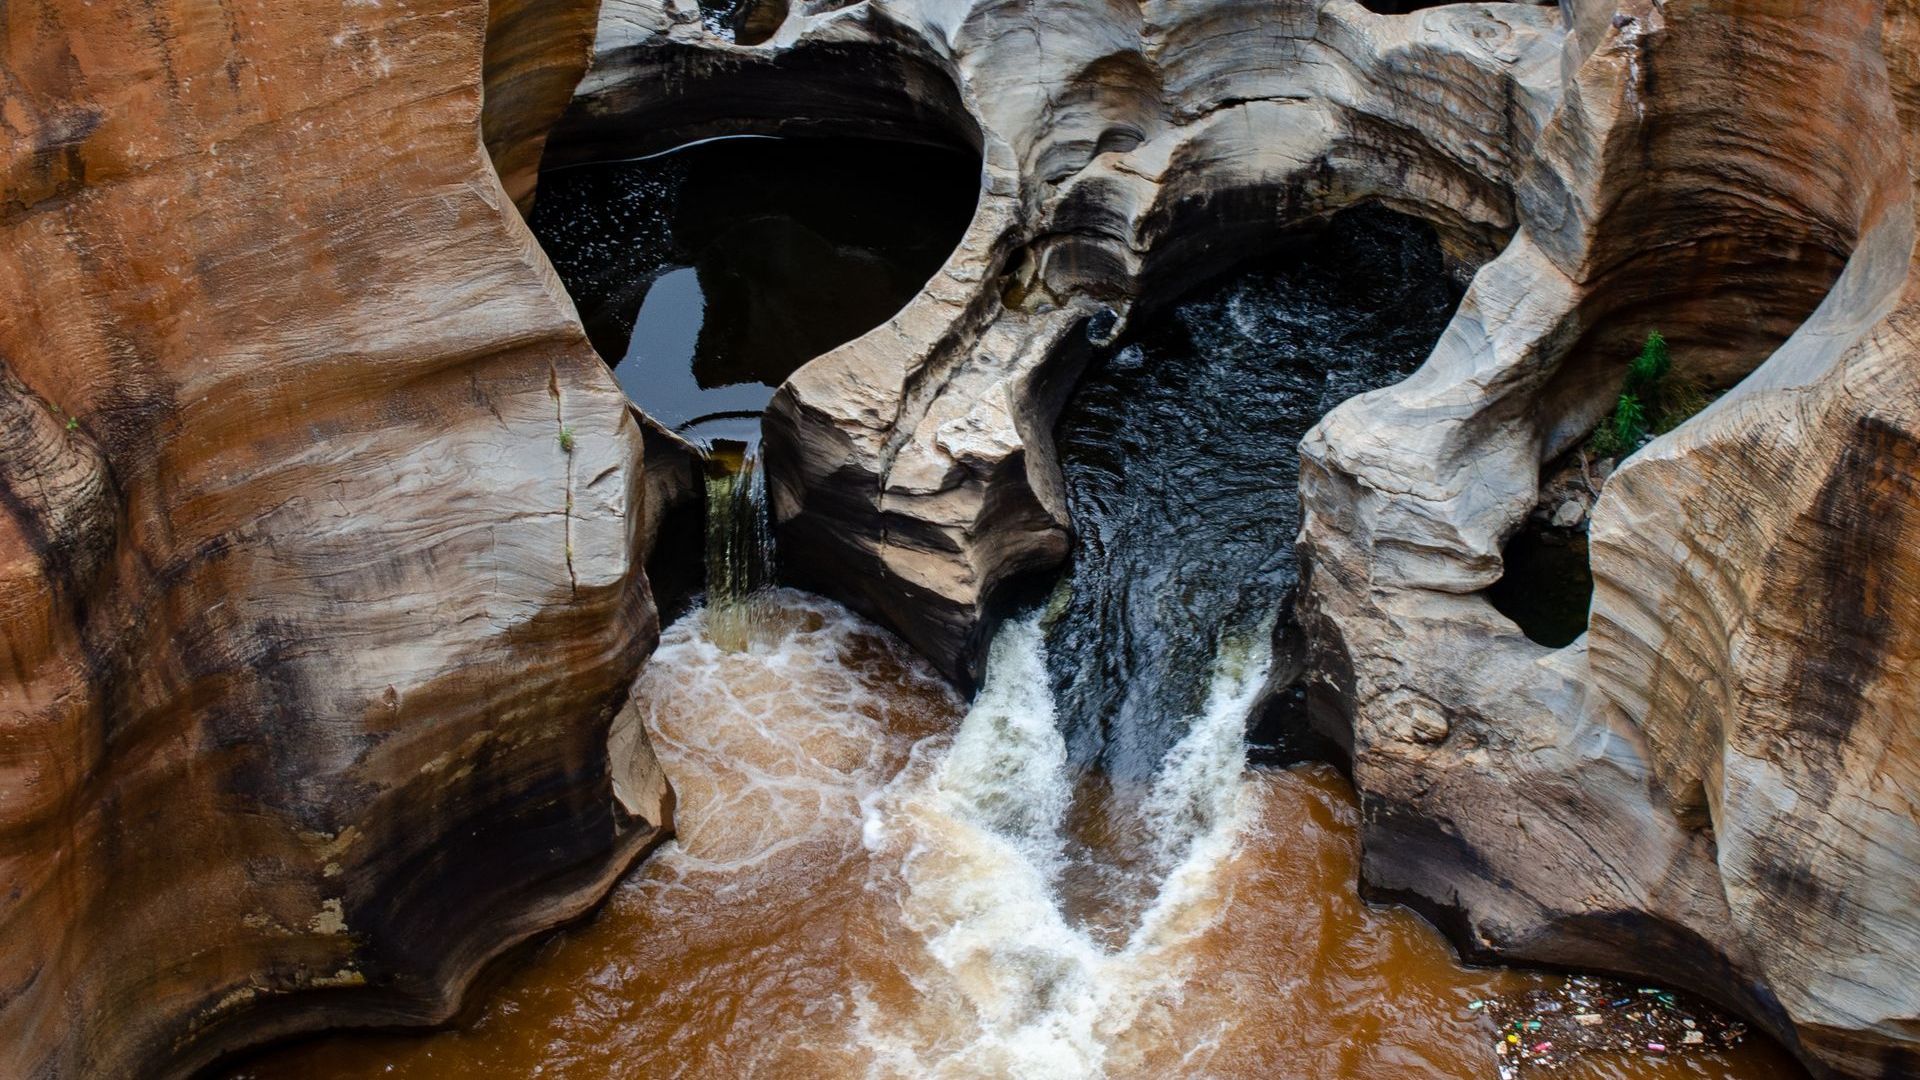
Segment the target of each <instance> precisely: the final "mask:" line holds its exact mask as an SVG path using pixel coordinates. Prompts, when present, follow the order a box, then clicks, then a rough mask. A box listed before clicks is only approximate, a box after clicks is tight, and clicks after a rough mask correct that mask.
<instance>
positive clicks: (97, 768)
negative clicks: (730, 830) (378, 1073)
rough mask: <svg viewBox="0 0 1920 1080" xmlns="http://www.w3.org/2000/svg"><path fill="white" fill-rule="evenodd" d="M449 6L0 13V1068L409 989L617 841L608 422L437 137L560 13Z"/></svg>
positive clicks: (632, 744) (615, 420)
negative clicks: (563, 438)
mask: <svg viewBox="0 0 1920 1080" xmlns="http://www.w3.org/2000/svg"><path fill="white" fill-rule="evenodd" d="M592 8H593V5H591V4H577V5H566V4H520V5H513V4H498V5H496V6H495V8H494V10H493V13H492V17H493V22H494V23H496V24H497V25H498V26H500V27H501V28H506V27H523V26H525V25H526V24H527V23H528V22H529V21H531V22H533V23H536V24H540V26H541V33H542V34H545V33H547V32H548V30H549V29H551V28H552V27H553V26H555V25H558V24H562V23H567V22H568V20H569V19H571V20H572V23H573V25H575V26H585V27H586V28H587V30H588V32H590V30H591V26H592V19H593V10H592ZM563 9H566V10H563ZM488 22H489V11H488V8H487V5H485V4H484V3H480V2H477V0H418V2H414V3H410V4H407V5H387V6H384V7H382V6H380V5H377V4H373V5H369V4H347V5H342V4H337V3H319V2H305V0H302V2H293V3H275V4H262V3H251V2H241V0H227V2H222V3H218V4H211V5H210V4H200V3H183V2H168V0H160V2H152V3H131V2H100V3H92V4H82V3H64V2H55V0H28V2H27V3H24V4H14V5H11V6H10V7H8V8H6V10H5V11H4V12H3V13H0V132H3V133H4V147H3V148H0V161H4V171H3V172H0V251H4V252H5V257H4V258H0V291H4V294H5V295H6V296H7V297H8V299H9V303H8V304H7V306H6V309H5V311H4V312H0V507H4V513H0V613H4V617H3V618H0V652H3V653H4V656H5V658H6V663H5V665H4V672H5V674H4V675H0V1032H4V1036H3V1037H0V1075H5V1076H9V1077H123V1076H134V1075H141V1076H147V1075H163V1076H164V1075H178V1074H182V1073H185V1072H188V1071H191V1070H192V1069H193V1068H194V1067H195V1066H196V1065H197V1064H198V1063H201V1062H204V1061H206V1060H209V1059H210V1058H212V1057H214V1056H216V1055H218V1054H220V1053H221V1052H223V1051H225V1050H228V1049H230V1048H233V1047H236V1046H240V1045H244V1044H247V1043H253V1042H259V1041H262V1040H265V1039H270V1038H273V1037H276V1036H279V1035H283V1034H287V1033H291V1032H296V1031H302V1030H309V1029H314V1028H319V1027H328V1026H339V1025H345V1024H359V1023H380V1024H392V1023H417V1022H422V1021H431V1020H437V1019H441V1018H444V1017H446V1016H448V1015H449V1014H450V1013H451V1012H452V1011H453V1009H454V1007H455V1005H456V1003H457V1001H458V998H459V995H460V993H461V991H462V989H463V988H464V986H465V985H466V983H467V981H468V980H469V978H470V977H471V976H472V975H473V973H474V972H475V970H476V969H477V968H478V967H479V965H480V964H482V963H483V962H484V961H485V960H487V959H488V958H489V957H491V956H493V955H495V954H496V953H498V952H500V951H501V950H502V949H504V948H506V947H508V946H509V945H511V944H512V943H514V942H515V941H517V940H520V939H521V938H524V937H525V936H526V935H528V934H530V933H533V932H535V931H537V930H540V929H543V928H546V927H549V926H551V925H553V924H555V923H556V922H558V921H561V920H563V919H566V918H568V917H570V916H572V915H574V914H577V913H579V912H581V911H583V910H585V909H586V908H587V906H588V905H590V904H592V903H593V902H595V901H596V900H597V899H598V898H599V897H600V896H601V895H602V894H603V893H604V891H605V890H606V888H607V887H608V886H609V885H610V884H611V883H612V881H613V880H614V879H615V877H616V876H617V875H618V874H619V873H620V872H621V871H622V870H624V869H625V867H626V866H628V865H629V864H630V863H631V861H632V860H633V859H634V858H635V857H636V855H637V854H638V853H640V852H641V851H643V850H644V849H645V848H646V847H647V846H648V845H649V844H650V843H651V842H653V841H654V840H655V839H657V838H658V837H659V836H661V835H662V832H663V829H664V827H665V825H666V824H667V822H666V815H667V812H668V810H669V807H670V797H669V795H668V793H667V792H666V791H665V788H664V784H663V783H662V782H660V779H659V777H658V770H657V769H649V767H648V761H649V759H648V758H647V756H646V755H645V753H644V744H643V743H642V742H641V741H640V740H638V739H635V738H634V737H633V735H632V733H627V734H625V735H623V737H622V741H623V744H624V745H625V746H627V747H629V748H630V750H629V754H628V756H627V757H625V758H623V759H622V761H621V762H619V763H618V768H617V769H614V770H610V768H609V762H608V749H607V742H608V736H609V728H610V725H611V723H612V720H613V714H614V712H615V711H616V709H617V708H618V707H619V706H620V704H621V702H622V701H623V700H624V698H625V694H626V691H627V687H628V685H629V684H630V682H631V680H632V678H633V677H634V675H635V673H636V671H637V669H638V667H639V665H640V663H641V661H642V660H643V658H644V657H645V655H646V654H647V652H648V651H649V650H650V648H651V646H652V642H653V641H654V638H655V635H656V631H657V621H656V620H655V618H654V615H653V609H652V605H651V600H650V598H649V593H648V587H647V581H646V578H645V576H644V574H643V572H642V570H641V563H640V555H639V553H640V552H641V550H642V549H643V546H644V539H645V535H646V523H645V522H644V521H642V520H640V517H641V516H642V515H641V509H642V507H643V504H644V497H643V481H642V467H641V444H642V434H641V430H640V428H639V426H638V425H637V424H636V422H635V420H634V419H633V417H632V415H631V414H630V412H629V410H628V408H627V406H626V402H625V400H624V398H623V396H622V395H621V393H620V391H619V389H618V388H617V387H616V386H615V384H614V382H613V379H612V378H611V377H610V375H609V374H608V372H607V370H606V368H605V367H604V365H602V364H601V362H600V360H599V359H598V358H597V357H596V356H595V355H594V354H593V352H592V350H591V349H590V348H589V347H588V345H587V342H586V338H585V336H584V335H583V333H582V331H581V329H580V326H579V323H578V321H577V319H575V318H574V317H573V314H572V308H571V305H570V304H569V303H568V302H567V300H566V297H565V294H564V292H563V291H562V289H561V287H560V285H559V283H558V282H557V281H556V280H555V279H554V278H553V276H552V272H551V270H550V269H549V268H548V267H547V265H546V262H545V260H544V258H542V257H541V255H540V254H539V252H538V249H537V248H536V247H535V245H534V243H533V241H532V239H531V237H530V236H529V234H528V233H527V232H526V229H525V227H524V225H523V224H522V223H521V221H520V219H519V216H518V214H517V213H516V212H515V210H514V207H513V205H512V203H511V202H510V201H509V199H508V197H507V192H506V191H504V190H503V189H502V186H501V180H500V179H499V177H498V176H497V175H496V173H495V170H494V168H493V165H492V164H491V163H490V162H489V160H488V158H487V156H486V155H485V153H484V152H483V151H482V149H481V145H482V144H481V137H480V136H481V128H482V115H481V113H482V90H481V88H482V81H483V71H482V55H483V49H484V50H485V51H486V52H487V53H488V54H489V55H500V56H502V57H504V59H503V60H502V61H501V66H500V67H498V68H497V69H492V70H488V71H487V72H486V73H485V75H486V77H485V85H486V88H487V95H488V97H487V101H486V117H485V118H486V129H487V134H488V137H489V142H490V143H491V144H492V145H494V147H495V149H496V152H497V153H500V154H501V157H502V168H503V170H505V171H507V172H508V174H509V176H510V177H511V178H512V180H513V183H514V184H515V185H516V193H524V189H525V188H526V187H527V186H528V184H529V183H530V180H531V163H532V162H534V161H537V159H538V155H539V149H538V145H537V143H538V139H539V136H540V133H541V131H542V128H543V125H544V124H545V123H547V122H550V120H551V118H552V116H553V115H555V114H557V112H558V111H559V109H560V108H562V107H564V105H565V103H566V99H567V97H568V96H569V95H570V93H571V89H572V82H573V81H574V80H575V79H577V77H578V74H579V72H580V70H581V69H582V67H583V66H584V63H585V58H586V56H585V48H584V40H585V38H584V37H579V36H578V35H576V37H577V38H578V40H576V41H575V43H574V44H573V45H568V44H567V43H566V42H565V41H558V42H557V43H556V44H555V45H554V47H553V49H552V50H551V51H548V52H543V51H542V50H541V49H540V48H535V47H530V46H527V45H525V43H514V44H512V45H510V46H503V47H501V48H499V49H496V48H494V47H492V46H489V45H488V43H487V28H488ZM569 65H571V67H570V68H569ZM569 70H570V71H571V74H569V73H568V72H569ZM543 116H544V117H545V118H546V119H544V120H543V119H542V117H543ZM569 429H570V430H571V432H572V434H573V437H572V439H571V440H570V442H571V443H572V447H573V449H572V452H571V453H569V452H567V451H566V450H564V449H563V448H562V446H561V443H560V440H559V438H558V436H559V434H560V432H561V431H563V430H569ZM641 734H642V736H643V735H644V733H641ZM615 772H618V773H619V776H618V777H617V778H616V777H615V776H614V773H615ZM616 794H619V795H621V796H623V797H624V800H625V801H624V802H620V803H617V802H616Z"/></svg>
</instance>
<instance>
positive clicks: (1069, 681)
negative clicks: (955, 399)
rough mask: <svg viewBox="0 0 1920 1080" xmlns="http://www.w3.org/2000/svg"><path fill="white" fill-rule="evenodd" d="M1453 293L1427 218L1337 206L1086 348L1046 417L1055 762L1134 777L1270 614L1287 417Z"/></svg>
mask: <svg viewBox="0 0 1920 1080" xmlns="http://www.w3.org/2000/svg"><path fill="white" fill-rule="evenodd" d="M1460 295H1461V290H1460V288H1459V286H1458V285H1456V284H1455V283H1454V282H1453V280H1452V279H1451V278H1450V277H1449V276H1448V275H1447V273H1446V268H1445V259H1444V257H1443V255H1442V253H1441V250H1440V245H1439V241H1438V239H1437V238H1436V237H1435V236H1434V233H1433V230H1432V229H1431V228H1430V227H1428V226H1426V225H1425V224H1423V223H1420V222H1417V221H1414V220H1411V219H1408V218H1405V217H1401V216H1399V215H1395V214H1391V213H1388V212H1386V211H1381V210H1376V209H1365V210H1359V211H1350V212H1348V213H1345V214H1341V215H1339V216H1337V217H1336V218H1334V219H1333V221H1332V222H1331V223H1329V224H1328V226H1327V227H1326V228H1325V229H1324V230H1323V231H1321V232H1319V233H1317V234H1314V235H1312V236H1307V237H1302V238H1301V239H1300V240H1299V241H1298V242H1297V243H1296V244H1295V245H1293V246H1292V247H1291V248H1289V249H1288V250H1286V251H1283V252H1281V253H1280V254H1279V255H1278V256H1276V257H1274V258H1271V259H1269V260H1266V261H1264V262H1262V263H1259V264H1256V265H1254V266H1252V267H1249V268H1246V269H1243V270H1242V271H1241V272H1238V273H1235V274H1234V275H1232V276H1230V277H1228V278H1225V279H1222V280H1220V281H1216V282H1214V283H1212V284H1211V285H1208V286H1204V287H1202V288H1201V289H1199V290H1197V291H1196V292H1195V294H1194V295H1192V296H1190V297H1188V298H1187V299H1185V300H1182V301H1181V302H1179V303H1177V304H1175V305H1173V306H1172V307H1171V308H1170V309H1166V310H1163V311H1162V312H1160V313H1159V314H1157V315H1149V316H1147V317H1146V318H1145V319H1144V320H1143V321H1142V323H1141V324H1140V325H1138V326H1136V327H1135V328H1134V329H1133V330H1132V331H1131V332H1130V334H1129V337H1128V340H1126V341H1123V342H1122V343H1120V345H1119V346H1118V347H1117V348H1114V349H1112V350H1111V351H1110V352H1109V353H1108V354H1107V355H1105V356H1103V357H1096V358H1095V361H1094V363H1093V365H1092V367H1091V369H1090V370H1089V372H1088V374H1087V375H1086V377H1085V378H1084V379H1083V381H1082V383H1081V385H1080V387H1079V388H1078V389H1077V390H1076V391H1075V393H1074V396H1073V399H1072V401H1071V402H1070V403H1069V405H1068V408H1067V410H1066V413H1065V415H1064V416H1063V417H1062V418H1061V421H1060V424H1059V430H1058V438H1057V442H1058V444H1059V449H1060V459H1061V465H1062V469H1063V472H1064V474H1065V479H1066V485H1067V504H1068V508H1069V510H1070V511H1071V513H1072V516H1073V522H1074V528H1075V530H1076V534H1077V535H1076V540H1075V550H1074V557H1073V563H1072V566H1071V567H1070V569H1069V572H1068V578H1067V582H1066V585H1065V590H1064V593H1063V594H1062V596H1061V598H1060V600H1059V602H1058V603H1057V604H1056V610H1057V615H1056V617H1055V618H1053V619H1052V620H1050V621H1049V624H1048V626H1047V645H1048V664H1049V668H1050V670H1051V671H1052V673H1053V678H1054V684H1055V690H1056V694H1057V696H1058V698H1059V701H1060V706H1061V721H1062V723H1063V725H1064V726H1065V729H1066V733H1067V745H1068V753H1069V756H1070V757H1072V758H1073V760H1074V761H1075V762H1077V763H1080V764H1083V765H1086V766H1091V767H1097V768H1099V769H1101V770H1102V771H1104V772H1106V773H1107V774H1109V775H1110V776H1112V777H1114V778H1115V779H1116V780H1117V781H1119V782H1122V783H1126V782H1145V781H1148V780H1150V779H1151V778H1152V777H1153V776H1155V775H1156V774H1157V772H1158V771H1159V770H1160V769H1161V767H1162V763H1163V761H1164V760H1165V758H1166V755H1167V753H1168V751H1169V750H1170V749H1171V748H1172V747H1173V746H1174V744H1175V743H1176V742H1178V741H1179V740H1180V738H1181V737H1182V735H1183V733H1184V730H1185V724H1186V722H1187V721H1188V720H1189V719H1190V718H1191V717H1193V716H1195V715H1198V714H1199V712H1200V711H1201V705H1202V703H1203V701H1204V700H1205V698H1206V695H1207V694H1209V693H1210V692H1211V680H1212V679H1213V677H1214V671H1215V668H1216V667H1217V663H1216V657H1217V655H1218V654H1219V652H1220V650H1221V649H1222V647H1223V643H1225V642H1226V641H1228V640H1229V639H1234V638H1244V637H1246V636H1247V635H1248V634H1250V633H1252V632H1253V631H1254V629H1255V628H1256V627H1257V626H1260V625H1262V624H1266V625H1268V626H1271V625H1272V622H1273V620H1274V619H1275V618H1276V616H1278V617H1280V618H1286V617H1288V616H1287V615H1286V614H1285V612H1286V609H1287V607H1288V604H1287V595H1288V592H1289V590H1291V589H1292V588H1293V586H1294V584H1295V582H1296V580H1297V579H1298V570H1297V567H1296V566H1295V561H1294V550H1293V549H1294V538H1295V536H1296V534H1297V533H1298V532H1299V529H1300V510H1299V494H1298V493H1299V443H1300V439H1301V437H1302V436H1304V435H1305V434H1306V433H1307V431H1308V430H1309V429H1310V428H1312V427H1313V425H1314V424H1315V423H1317V422H1318V421H1319V420H1320V418H1321V417H1322V416H1324V415H1326V413H1327V412H1328V411H1329V410H1331V409H1332V408H1334V407H1335V406H1337V405H1339V404H1340V403H1341V402H1343V401H1345V400H1346V399H1348V398H1350V397H1353V396H1354V395H1356V394H1359V393H1363V392H1365V391H1368V390H1372V389H1375V388H1378V387H1382V386H1387V385H1389V384H1392V383H1395V382H1398V381H1399V380H1400V379H1402V378H1404V377H1406V376H1407V375H1408V374H1409V373H1411V372H1412V371H1413V370H1414V369H1415V368H1416V367H1418V366H1419V364H1420V362H1421V361H1422V360H1424V359H1425V358H1426V356H1427V354H1428V353H1429V352H1430V351H1431V350H1432V348H1433V344H1434V342H1435V341H1437V340H1438V339H1439V336H1440V332H1441V331H1442V330H1443V329H1444V328H1445V327H1446V324H1447V320H1448V319H1449V318H1450V317H1451V315H1452V312H1453V310H1454V307H1455V306H1456V305H1457V304H1458V302H1459V298H1460Z"/></svg>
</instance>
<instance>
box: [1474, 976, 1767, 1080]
mask: <svg viewBox="0 0 1920 1080" xmlns="http://www.w3.org/2000/svg"><path fill="white" fill-rule="evenodd" d="M1629 1006H1630V1007H1629ZM1467 1009H1468V1010H1469V1011H1470V1012H1475V1013H1482V1014H1483V1015H1485V1016H1487V1017H1489V1018H1490V1019H1491V1021H1492V1022H1493V1025H1494V1030H1495V1031H1496V1032H1497V1033H1498V1035H1497V1037H1496V1041H1495V1044H1494V1051H1495V1057H1496V1066H1497V1068H1498V1070H1499V1075H1500V1078H1501V1080H1518V1078H1519V1077H1520V1076H1522V1075H1523V1074H1524V1073H1530V1072H1533V1071H1537V1070H1540V1069H1558V1068H1560V1067H1561V1066H1562V1065H1566V1064H1568V1063H1570V1062H1572V1061H1574V1060H1576V1059H1579V1058H1582V1057H1590V1056H1595V1055H1607V1056H1611V1057H1628V1058H1631V1057H1634V1056H1644V1055H1659V1056H1667V1057H1671V1056H1674V1055H1676V1054H1682V1053H1707V1052H1714V1051H1719V1050H1727V1049H1731V1048H1733V1047H1734V1046H1737V1045H1739V1043H1740V1042H1741V1040H1743V1039H1744V1038H1745V1037H1746V1033H1747V1028H1746V1025H1744V1024H1741V1023H1739V1022H1738V1021H1735V1020H1733V1019H1731V1018H1729V1017H1727V1016H1724V1015H1722V1014H1721V1013H1719V1012H1717V1011H1715V1010H1713V1009H1712V1008H1710V1007H1708V1006H1707V1005H1706V1004H1705V1003H1696V1002H1693V1001H1692V1000H1691V999H1684V998H1683V997H1682V996H1680V995H1676V994H1674V993H1672V992H1670V991H1665V990H1659V989H1656V988H1652V987H1645V988H1641V989H1640V990H1639V992H1638V994H1637V995H1636V994H1635V993H1633V992H1632V991H1631V990H1630V989H1629V988H1627V987H1623V986H1620V985H1619V984H1617V983H1611V982H1609V981H1607V980H1605V979H1599V978H1595V977H1592V976H1584V975H1582V976H1573V977H1570V978H1568V979H1567V980H1565V982H1563V983H1562V984H1560V985H1559V986H1557V987H1551V988H1548V989H1544V990H1532V991H1528V992H1526V993H1524V994H1520V995H1516V996H1514V997H1509V998H1489V999H1486V1000H1482V1001H1474V1002H1470V1003H1469V1004H1468V1005H1467ZM1523 1036H1524V1038H1523Z"/></svg>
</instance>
